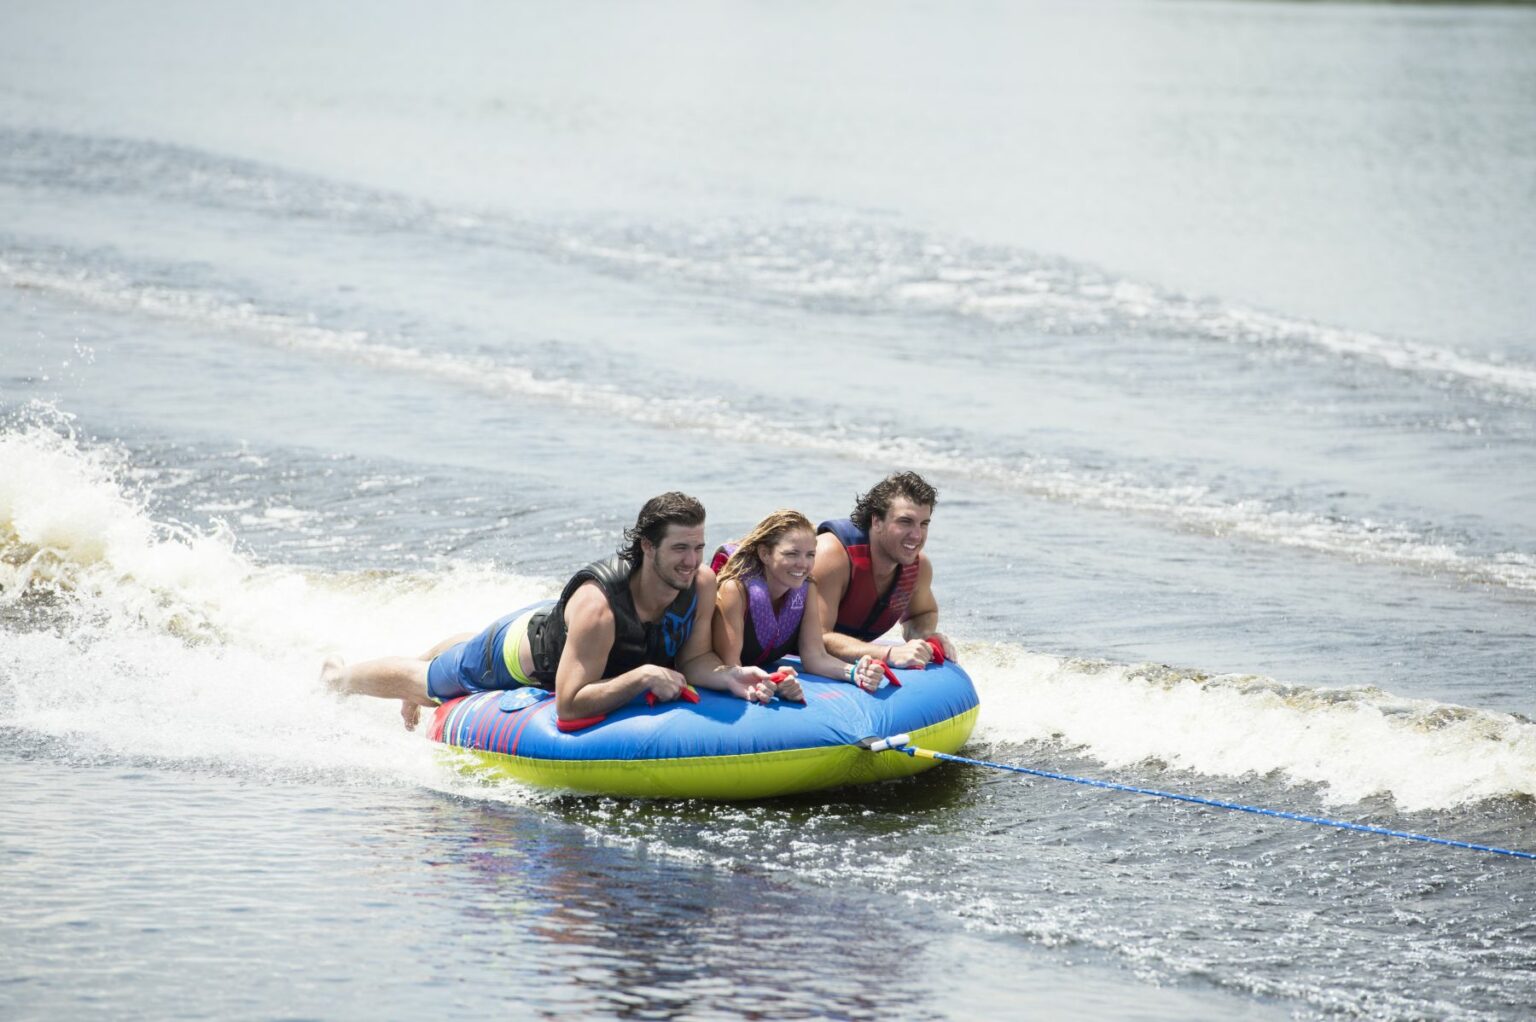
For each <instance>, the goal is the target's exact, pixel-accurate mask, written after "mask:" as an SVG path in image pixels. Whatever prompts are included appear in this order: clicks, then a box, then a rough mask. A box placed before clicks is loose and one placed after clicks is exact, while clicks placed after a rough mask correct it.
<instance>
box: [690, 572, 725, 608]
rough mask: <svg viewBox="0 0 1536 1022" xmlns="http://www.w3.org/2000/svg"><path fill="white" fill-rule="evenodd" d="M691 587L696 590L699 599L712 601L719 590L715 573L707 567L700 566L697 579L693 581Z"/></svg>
mask: <svg viewBox="0 0 1536 1022" xmlns="http://www.w3.org/2000/svg"><path fill="white" fill-rule="evenodd" d="M693 587H694V589H695V590H697V592H698V594H699V599H701V600H705V601H709V600H713V599H715V596H716V593H717V591H718V589H719V579H717V578H716V577H715V572H714V570H713V569H712V568H710V566H709V565H707V564H701V565H699V574H698V577H697V578H695V579H694V580H693Z"/></svg>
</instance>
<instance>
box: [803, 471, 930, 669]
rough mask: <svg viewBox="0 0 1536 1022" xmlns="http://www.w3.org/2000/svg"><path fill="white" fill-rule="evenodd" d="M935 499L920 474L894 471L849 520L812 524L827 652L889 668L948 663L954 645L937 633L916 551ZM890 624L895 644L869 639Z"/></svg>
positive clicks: (925, 563)
mask: <svg viewBox="0 0 1536 1022" xmlns="http://www.w3.org/2000/svg"><path fill="white" fill-rule="evenodd" d="M938 499H939V495H938V492H937V491H936V490H934V488H933V487H932V486H930V485H929V484H928V482H927V481H926V480H924V479H923V477H922V476H920V475H918V474H917V473H916V472H898V473H896V474H895V475H891V476H887V477H886V478H884V479H882V480H881V481H880V482H879V483H877V484H876V485H875V486H874V487H873V488H872V489H870V491H869V492H868V493H866V494H864V495H862V496H861V497H859V498H858V500H857V501H856V502H855V503H854V507H853V514H852V515H851V516H850V517H848V518H839V519H834V520H832V521H827V522H822V523H821V525H819V526H818V527H817V529H816V532H817V536H816V563H815V566H814V567H813V568H812V569H811V577H812V578H813V579H814V580H815V582H816V585H815V587H814V588H815V591H816V598H817V599H818V600H820V601H821V619H822V620H823V621H827V622H834V624H833V625H832V630H830V631H828V632H827V633H826V637H825V642H826V647H827V651H828V652H829V653H831V654H832V655H834V656H837V657H840V658H842V659H843V660H849V661H853V660H859V659H861V658H862V657H866V656H868V657H874V658H876V659H878V660H882V661H884V662H885V663H888V664H890V665H891V666H892V667H925V666H927V665H928V663H929V662H931V661H935V660H944V659H953V658H954V656H955V647H954V644H953V643H951V642H950V641H949V638H948V637H947V636H945V635H944V634H943V633H942V632H940V631H939V630H938V627H939V605H938V602H937V601H936V600H935V599H934V597H933V564H932V562H931V561H929V560H928V558H926V557H924V556H923V553H922V551H923V545H924V544H925V543H927V541H928V522H929V519H930V518H931V517H932V514H933V506H934V505H935V504H936V503H938ZM897 624H900V625H901V634H902V640H903V641H901V642H900V643H897V644H896V645H887V644H881V643H876V642H873V641H872V640H874V639H877V638H879V637H880V636H881V635H884V634H885V633H886V632H887V631H889V630H890V629H891V628H892V627H893V626H894V625H897Z"/></svg>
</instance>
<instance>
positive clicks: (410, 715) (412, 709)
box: [400, 699, 421, 731]
mask: <svg viewBox="0 0 1536 1022" xmlns="http://www.w3.org/2000/svg"><path fill="white" fill-rule="evenodd" d="M400 719H401V720H403V721H405V729H406V730H407V731H415V730H416V725H417V723H418V722H420V720H421V707H420V706H417V705H416V704H415V703H412V702H408V701H407V700H404V699H402V700H400Z"/></svg>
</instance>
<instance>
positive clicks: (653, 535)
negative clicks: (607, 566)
mask: <svg viewBox="0 0 1536 1022" xmlns="http://www.w3.org/2000/svg"><path fill="white" fill-rule="evenodd" d="M703 524H704V505H703V504H700V503H699V502H698V501H697V500H695V499H694V498H693V497H690V496H688V494H686V493H679V492H677V491H676V490H673V491H671V492H670V493H663V494H659V495H657V496H655V497H652V498H651V499H650V500H648V501H646V502H645V506H644V507H642V508H641V509H640V514H639V515H638V516H636V518H635V525H634V527H633V528H630V529H625V530H624V545H623V546H622V547H620V548H619V556H620V557H622V558H624V559H625V560H626V561H628V562H629V564H630V566H631V567H634V566H637V565H639V563H640V561H641V558H642V556H643V554H642V551H641V550H640V541H641V540H642V539H644V540H649V541H650V544H651V546H653V547H654V546H656V544H658V543H660V542H661V537H663V536H665V535H666V534H667V527H668V526H669V525H683V526H689V527H691V526H694V525H703Z"/></svg>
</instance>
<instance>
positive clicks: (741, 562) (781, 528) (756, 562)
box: [718, 507, 816, 582]
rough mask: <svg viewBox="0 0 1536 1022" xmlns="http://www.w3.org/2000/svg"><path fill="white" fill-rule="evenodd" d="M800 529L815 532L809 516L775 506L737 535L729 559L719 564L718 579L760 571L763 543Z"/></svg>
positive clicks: (813, 533) (770, 542) (759, 572)
mask: <svg viewBox="0 0 1536 1022" xmlns="http://www.w3.org/2000/svg"><path fill="white" fill-rule="evenodd" d="M801 531H804V532H809V533H810V534H811V535H813V536H814V535H815V534H816V529H815V527H814V526H812V525H811V520H810V519H809V518H807V517H805V515H803V514H801V513H800V512H799V511H791V510H789V509H788V508H782V507H781V508H779V509H778V510H777V511H775V512H773V513H772V514H770V515H769V516H768V517H767V518H764V519H763V520H762V521H760V522H758V523H757V524H756V525H754V526H753V527H752V531H751V532H749V533H747V534H746V535H745V536H743V537H741V540H740V541H739V542H738V543H737V546H736V550H735V551H734V552H733V553H732V554H731V557H730V559H729V560H728V561H726V562H725V563H724V564H723V565H721V566H720V572H719V576H718V577H719V579H720V581H721V582H729V581H730V580H731V579H733V578H745V577H746V576H748V575H753V574H761V573H762V570H763V559H762V558H761V557H760V556H758V553H757V551H758V549H759V548H761V547H764V546H768V547H771V546H773V545H774V544H775V543H777V542H778V541H779V540H781V539H783V538H784V537H785V536H787V535H788V534H789V533H791V532H801Z"/></svg>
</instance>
